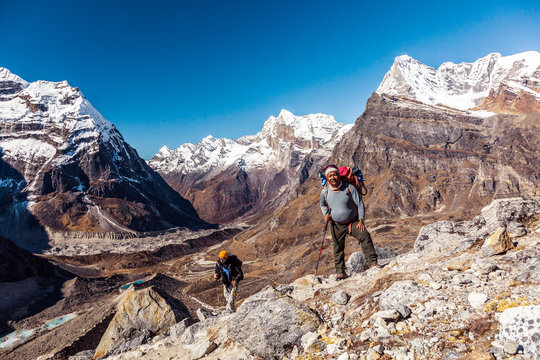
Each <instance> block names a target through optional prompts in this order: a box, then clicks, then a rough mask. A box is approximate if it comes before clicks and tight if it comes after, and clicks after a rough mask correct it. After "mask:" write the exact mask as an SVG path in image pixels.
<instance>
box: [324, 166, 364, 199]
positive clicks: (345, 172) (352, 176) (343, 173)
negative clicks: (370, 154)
mask: <svg viewBox="0 0 540 360" xmlns="http://www.w3.org/2000/svg"><path fill="white" fill-rule="evenodd" d="M329 166H333V167H335V168H337V169H338V170H339V176H340V177H341V181H343V182H346V183H347V194H348V195H350V194H351V193H350V190H349V185H348V184H351V185H353V186H354V187H355V188H356V191H358V194H359V195H360V196H365V195H366V194H367V188H366V185H365V184H364V181H366V179H364V176H363V174H362V170H360V169H358V166H356V165H355V166H354V168H350V167H348V166H342V167H339V168H338V167H337V166H335V165H329ZM327 168H328V167H327ZM325 170H326V168H325ZM319 178H320V179H321V186H324V187H326V190H325V191H326V192H325V196H324V201H325V202H326V196H327V195H328V186H326V182H327V180H326V176H325V175H324V170H322V171H319Z"/></svg>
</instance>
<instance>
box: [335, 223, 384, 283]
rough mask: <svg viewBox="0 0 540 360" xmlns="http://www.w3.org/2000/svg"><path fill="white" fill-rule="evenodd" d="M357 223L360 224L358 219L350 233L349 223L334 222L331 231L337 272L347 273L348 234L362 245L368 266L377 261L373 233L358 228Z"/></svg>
mask: <svg viewBox="0 0 540 360" xmlns="http://www.w3.org/2000/svg"><path fill="white" fill-rule="evenodd" d="M356 224H358V221H354V222H353V223H352V225H351V233H350V234H349V225H348V224H347V225H342V224H338V223H333V224H332V226H331V229H330V232H331V233H332V240H334V263H335V265H336V273H337V274H345V238H346V237H347V234H349V235H352V236H354V237H355V238H356V239H357V240H358V243H359V244H360V245H361V246H362V252H363V253H364V258H365V259H366V264H368V266H369V265H371V264H372V263H374V262H376V261H377V253H376V252H375V247H374V246H373V241H372V240H371V235H370V234H369V232H368V231H367V230H365V231H360V230H358V229H357V227H356Z"/></svg>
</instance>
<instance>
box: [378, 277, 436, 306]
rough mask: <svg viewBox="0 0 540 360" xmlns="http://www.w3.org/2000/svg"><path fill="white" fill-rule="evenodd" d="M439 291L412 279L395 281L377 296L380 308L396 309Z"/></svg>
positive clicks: (428, 297) (432, 295)
mask: <svg viewBox="0 0 540 360" xmlns="http://www.w3.org/2000/svg"><path fill="white" fill-rule="evenodd" d="M439 294H440V293H439V292H438V291H437V290H434V289H432V288H429V287H426V286H421V285H419V284H418V283H416V282H414V281H412V280H404V281H397V282H395V283H393V284H392V285H391V286H390V287H389V288H388V289H386V290H385V291H383V293H382V294H381V295H380V297H379V304H380V307H381V309H383V310H388V309H396V308H397V307H398V306H400V305H405V306H410V305H411V304H412V303H414V302H415V301H416V300H428V299H430V298H433V297H436V296H437V295H439Z"/></svg>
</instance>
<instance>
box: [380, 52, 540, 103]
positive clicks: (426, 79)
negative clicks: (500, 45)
mask: <svg viewBox="0 0 540 360" xmlns="http://www.w3.org/2000/svg"><path fill="white" fill-rule="evenodd" d="M502 84H504V85H505V86H506V87H510V88H512V89H514V90H515V91H517V92H519V91H524V92H527V93H531V92H532V93H533V95H534V96H535V97H537V98H538V100H539V101H540V93H539V91H540V53H539V52H537V51H528V52H523V53H519V54H515V55H511V56H502V55H501V54H499V53H491V54H489V55H487V56H485V57H483V58H480V59H478V60H477V61H475V62H474V63H465V62H464V63H460V64H454V63H453V62H445V63H443V64H442V65H441V66H440V67H439V68H438V69H434V68H432V67H430V66H427V65H424V64H422V63H421V62H419V61H418V60H415V59H413V58H412V57H410V56H408V55H402V56H398V57H397V58H396V59H395V60H394V63H393V64H392V67H391V68H390V71H388V73H386V75H385V76H384V79H383V81H382V82H381V84H380V85H379V88H378V89H377V93H378V94H386V95H395V96H403V97H406V98H409V99H413V100H417V101H420V102H422V103H425V104H429V105H434V106H438V105H442V106H447V107H451V108H454V109H458V110H470V109H474V108H476V107H477V106H479V105H480V104H481V103H482V102H483V101H484V99H486V98H487V97H488V96H489V94H490V91H492V90H494V91H497V89H498V88H499V87H500V86H501V85H502Z"/></svg>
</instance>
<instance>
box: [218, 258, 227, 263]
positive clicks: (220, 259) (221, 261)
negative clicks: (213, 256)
mask: <svg viewBox="0 0 540 360" xmlns="http://www.w3.org/2000/svg"><path fill="white" fill-rule="evenodd" d="M225 260H227V259H225V258H222V257H220V258H219V262H220V263H222V264H223V263H224V262H225Z"/></svg>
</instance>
